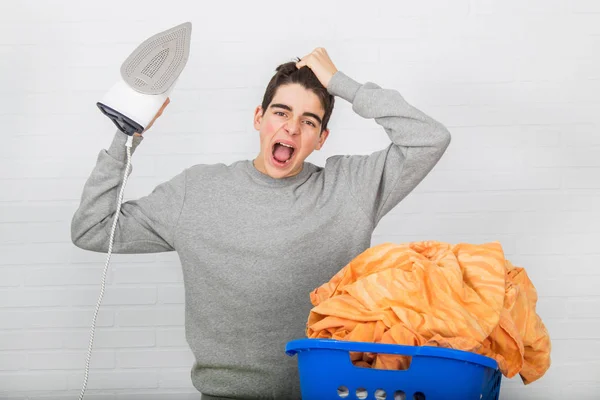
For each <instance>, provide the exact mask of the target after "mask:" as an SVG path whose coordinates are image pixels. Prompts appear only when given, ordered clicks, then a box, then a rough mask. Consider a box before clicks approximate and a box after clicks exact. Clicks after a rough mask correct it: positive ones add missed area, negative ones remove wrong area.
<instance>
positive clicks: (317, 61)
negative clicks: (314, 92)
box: [296, 47, 338, 88]
mask: <svg viewBox="0 0 600 400" xmlns="http://www.w3.org/2000/svg"><path fill="white" fill-rule="evenodd" d="M304 66H307V67H308V68H310V69H311V70H312V72H313V73H314V74H315V75H316V77H317V79H319V82H321V84H322V85H323V86H325V88H327V85H328V84H329V81H330V80H331V77H332V76H333V75H335V73H336V72H337V71H338V70H337V68H336V67H335V65H333V62H332V61H331V58H329V54H327V51H326V50H325V49H324V48H322V47H317V48H316V49H314V50H313V51H312V53H310V54H307V55H305V56H304V57H302V58H301V59H300V61H298V62H297V63H296V67H297V68H298V69H300V68H301V67H304Z"/></svg>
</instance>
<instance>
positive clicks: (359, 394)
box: [356, 388, 369, 400]
mask: <svg viewBox="0 0 600 400" xmlns="http://www.w3.org/2000/svg"><path fill="white" fill-rule="evenodd" d="M368 395H369V392H367V389H365V388H358V389H356V398H357V399H360V400H364V399H366V398H367V396H368Z"/></svg>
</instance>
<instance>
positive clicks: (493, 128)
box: [0, 0, 600, 400]
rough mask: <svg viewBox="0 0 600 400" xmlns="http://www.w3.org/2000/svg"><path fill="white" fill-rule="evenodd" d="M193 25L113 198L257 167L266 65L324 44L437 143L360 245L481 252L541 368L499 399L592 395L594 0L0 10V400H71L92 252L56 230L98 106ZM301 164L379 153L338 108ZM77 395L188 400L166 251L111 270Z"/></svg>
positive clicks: (598, 77)
mask: <svg viewBox="0 0 600 400" xmlns="http://www.w3.org/2000/svg"><path fill="white" fill-rule="evenodd" d="M185 21H191V22H192V23H193V36H192V43H191V57H190V61H189V62H188V65H187V67H186V70H185V71H184V72H183V74H182V76H181V79H180V81H179V82H178V86H177V88H176V89H175V92H174V93H173V94H172V95H171V104H170V105H169V106H168V107H167V109H166V111H165V113H164V114H163V116H162V117H161V118H160V119H159V120H158V121H157V123H156V124H155V125H154V127H153V128H152V129H151V130H150V131H149V132H148V133H147V134H145V136H146V139H145V140H144V142H143V144H142V145H141V146H140V147H138V149H137V150H136V153H135V154H134V158H133V175H132V176H131V178H130V179H129V181H128V185H127V188H126V190H125V200H128V199H132V198H137V197H141V196H143V195H145V194H148V193H149V192H150V191H151V190H152V189H153V188H154V187H155V186H156V185H157V184H159V183H160V182H162V181H165V180H167V179H169V178H171V177H172V176H174V175H175V174H177V173H178V172H180V171H181V170H182V169H184V168H186V167H189V166H191V165H193V164H196V163H216V162H224V163H229V162H233V161H235V160H238V159H240V158H253V157H254V156H255V155H256V154H257V153H258V144H259V141H258V133H257V132H256V131H254V129H253V127H252V115H253V111H254V107H255V106H256V105H258V104H260V101H261V99H262V95H263V91H264V88H265V86H266V84H267V82H268V80H269V78H270V77H271V76H272V75H273V73H274V68H275V67H276V66H277V65H278V64H280V63H282V62H286V61H290V60H291V59H292V58H293V57H296V56H298V57H302V56H304V55H305V54H307V53H309V52H310V51H312V50H313V49H314V48H315V47H320V46H322V47H325V48H326V49H327V51H328V53H329V55H330V56H331V58H332V60H333V62H334V63H335V64H336V66H337V67H338V69H340V70H342V71H344V72H345V73H346V74H347V75H349V76H350V77H352V78H354V79H355V80H357V81H359V82H361V83H364V82H366V81H372V82H375V83H377V84H379V85H381V86H383V87H386V88H394V89H397V90H399V91H400V93H401V94H402V95H403V96H404V97H405V98H406V99H407V100H408V101H409V102H410V103H411V104H413V105H414V106H416V107H418V108H420V109H421V110H423V111H424V112H426V113H427V114H429V115H431V116H432V117H434V118H436V119H437V120H439V121H440V122H442V123H444V124H445V125H446V126H447V127H448V128H449V130H450V131H451V133H452V137H453V140H452V143H451V145H450V147H449V149H448V150H447V152H446V154H445V156H444V157H443V159H442V160H441V161H440V163H439V164H438V165H437V166H436V167H435V169H434V170H433V171H432V172H431V174H430V175H429V176H428V177H427V178H426V179H425V180H424V181H423V182H422V184H421V185H420V186H418V187H417V189H415V191H414V192H413V193H411V194H410V195H409V196H408V197H407V198H406V199H405V200H404V201H403V202H402V203H400V205H398V206H397V207H396V208H395V209H394V210H393V211H392V212H391V213H390V214H388V215H387V216H386V217H385V218H384V219H383V220H382V222H381V224H380V225H379V226H378V228H377V230H376V231H375V235H374V237H373V244H378V243H381V242H384V241H396V242H403V241H415V240H428V239H431V240H440V241H449V242H453V243H457V242H472V243H483V242H487V241H494V240H498V241H500V242H501V243H502V245H503V247H504V250H505V252H506V256H507V258H508V259H509V260H510V261H511V262H512V263H513V264H515V265H519V266H522V267H524V268H525V269H526V270H527V272H528V274H529V275H530V277H531V278H532V280H533V283H534V284H535V286H536V288H537V290H538V294H539V297H540V298H539V303H538V312H539V314H540V315H541V316H542V318H543V320H544V323H545V324H546V326H547V327H548V329H549V332H550V334H551V338H552V343H553V352H552V367H551V368H550V370H549V371H548V373H547V374H546V376H544V377H543V378H542V379H541V380H539V381H537V382H534V383H533V384H531V385H528V386H524V385H523V384H522V383H521V381H520V378H518V377H516V378H514V379H512V380H507V379H505V380H504V381H503V388H502V396H501V398H502V399H511V400H518V399H559V398H569V399H575V398H576V399H596V398H598V396H600V394H599V393H600V383H599V380H600V361H599V360H598V354H599V353H600V329H599V328H600V289H599V287H600V268H599V265H600V247H599V246H598V242H599V239H600V212H599V211H598V208H597V207H598V205H599V204H600V129H599V124H600V112H599V111H600V108H599V105H600V101H599V100H598V93H599V92H600V2H598V1H596V0H528V1H521V0H502V1H499V0H498V1H493V0H453V1H451V2H450V1H445V0H436V1H427V2H416V1H398V0H395V1H369V2H366V4H365V2H361V3H360V4H352V3H351V2H328V1H302V2H298V3H286V2H275V1H259V2H246V1H220V2H217V1H214V2H199V1H191V0H190V1H183V0H170V1H168V2H158V1H154V2H150V1H140V0H137V1H115V0H105V1H102V2H83V1H75V0H57V1H52V2H46V1H42V0H39V1H31V0H30V1H18V2H17V1H8V0H2V1H1V2H0V94H1V95H0V135H2V136H1V138H2V146H0V155H1V157H0V180H1V182H0V183H1V186H0V187H1V189H0V254H1V257H0V398H2V399H15V400H16V399H28V398H44V399H61V400H64V399H75V398H77V396H78V395H79V391H80V388H81V385H82V380H83V369H84V363H85V356H86V353H87V346H88V340H89V326H90V323H91V318H92V314H93V309H94V306H95V304H96V301H97V297H98V294H99V288H100V278H101V273H102V269H103V266H104V262H105V255H104V254H99V253H92V252H86V251H83V250H81V249H78V248H76V247H75V246H74V245H73V244H72V243H71V240H70V219H71V217H72V215H73V213H74V211H75V209H76V208H77V206H78V203H79V199H80V195H81V191H82V189H83V184H84V182H85V180H86V179H87V177H88V176H89V174H90V172H91V170H92V168H93V166H94V164H95V162H96V157H97V155H98V152H99V151H100V150H101V149H103V148H107V147H108V145H109V144H110V141H111V140H112V137H113V134H114V125H112V123H111V122H110V121H109V120H108V119H107V118H106V117H104V116H103V115H102V114H101V113H100V112H99V111H98V109H97V108H96V106H95V102H96V101H98V100H99V98H100V97H101V96H102V95H103V94H104V91H105V90H107V88H109V87H110V85H112V84H113V83H114V82H115V80H116V79H117V78H118V71H119V66H120V63H121V62H122V61H123V60H124V59H125V58H126V57H127V55H128V54H129V53H130V52H131V51H132V50H133V49H134V48H135V47H136V46H137V45H138V44H139V43H141V42H142V41H143V40H145V39H146V38H147V37H149V36H151V35H153V34H154V33H157V32H159V31H162V30H165V29H168V28H170V27H172V26H174V25H176V24H179V23H182V22H185ZM330 127H331V135H330V138H329V139H328V142H327V143H326V145H325V147H324V148H323V150H322V151H320V152H315V153H314V154H313V155H311V157H310V158H309V159H308V161H311V162H313V163H316V164H321V165H322V164H323V163H324V161H325V159H326V158H327V157H329V156H331V155H334V154H340V153H345V154H354V153H355V154H359V153H360V154H362V153H369V152H372V151H376V150H379V149H381V148H383V147H384V146H386V145H387V144H388V141H389V139H388V137H387V135H386V134H385V132H384V131H383V129H382V128H380V127H379V126H378V125H377V124H376V123H375V122H374V121H372V120H365V119H362V118H360V117H359V116H357V115H355V114H354V113H353V112H352V109H351V108H350V105H349V104H348V103H346V102H345V101H343V100H341V99H340V100H339V101H338V102H337V104H336V108H335V110H334V113H333V116H332V120H331V125H330ZM111 260H112V262H111V269H110V273H109V281H108V287H107V292H106V295H105V297H104V303H103V306H102V308H101V312H100V315H99V319H98V328H97V333H96V339H95V346H94V353H93V356H92V369H91V374H90V380H89V383H88V390H87V392H86V399H96V400H98V399H113V400H130V399H164V398H169V399H198V398H199V394H198V392H196V391H195V389H194V388H193V387H192V385H191V382H190V378H189V371H190V368H191V365H192V362H193V358H192V355H191V351H190V350H189V348H188V347H187V344H186V342H185V337H184V331H183V318H184V314H183V286H182V273H181V270H180V265H179V260H178V258H177V256H176V254H174V253H168V254H153V255H113V256H112V259H111Z"/></svg>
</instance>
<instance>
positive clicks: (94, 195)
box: [71, 131, 186, 254]
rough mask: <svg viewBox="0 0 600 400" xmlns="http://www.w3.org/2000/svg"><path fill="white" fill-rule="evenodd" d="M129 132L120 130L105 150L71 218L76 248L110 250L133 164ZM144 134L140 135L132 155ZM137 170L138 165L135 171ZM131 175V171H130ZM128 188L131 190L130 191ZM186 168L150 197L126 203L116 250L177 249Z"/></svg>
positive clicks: (72, 236)
mask: <svg viewBox="0 0 600 400" xmlns="http://www.w3.org/2000/svg"><path fill="white" fill-rule="evenodd" d="M126 140H127V136H126V135H125V134H124V133H122V132H120V131H117V132H116V134H115V136H114V138H113V141H112V143H111V145H110V147H109V148H108V149H107V150H105V149H103V150H101V151H100V153H99V155H98V158H97V162H96V165H95V167H94V169H93V170H92V173H91V175H90V177H89V178H88V179H87V181H86V183H85V185H84V187H83V194H82V195H81V201H80V204H79V207H78V209H77V210H76V211H75V214H74V215H73V218H72V221H71V240H72V242H73V244H75V246H77V247H79V248H81V249H84V250H90V251H95V252H103V253H107V252H108V245H109V239H110V233H111V230H112V226H113V222H114V218H115V214H116V211H117V200H118V197H119V192H120V190H121V186H122V184H123V174H124V172H125V167H126V165H127V149H126V147H125V142H126ZM142 140H143V137H134V138H133V145H132V147H131V152H132V154H133V153H134V152H135V148H136V147H137V146H138V145H139V144H140V143H141V141H142ZM132 172H133V164H132V165H131V166H130V171H129V174H131V173H132ZM128 176H129V175H128ZM125 190H127V189H125ZM185 191H186V171H185V170H184V171H183V172H181V173H179V174H178V175H177V176H175V177H173V178H172V179H170V180H169V181H166V182H163V183H161V184H159V185H158V186H157V187H156V188H155V189H154V190H153V191H152V193H150V194H149V195H147V196H144V197H142V198H140V199H137V200H130V201H126V202H123V204H122V205H121V209H120V213H119V218H118V221H117V227H116V230H115V234H114V242H113V248H112V252H113V253H124V254H125V253H128V254H132V253H159V252H166V251H173V250H175V231H176V228H177V222H178V219H179V215H180V213H181V210H182V208H183V202H184V199H185Z"/></svg>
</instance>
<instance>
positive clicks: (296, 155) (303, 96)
mask: <svg viewBox="0 0 600 400" xmlns="http://www.w3.org/2000/svg"><path fill="white" fill-rule="evenodd" d="M324 115H325V110H323V107H322V106H321V102H320V101H319V98H318V97H317V95H316V94H314V93H313V92H312V91H310V90H307V89H305V88H304V87H303V86H302V85H299V84H296V83H293V84H289V85H282V86H280V87H279V88H278V89H277V92H276V93H275V96H273V100H272V101H271V104H269V106H268V108H267V109H266V110H264V112H263V109H262V107H261V106H258V107H257V108H256V110H255V112H254V128H255V129H256V130H257V131H259V132H260V153H259V155H258V156H257V157H256V159H255V160H254V166H255V167H256V169H258V170H259V171H260V172H262V173H264V174H267V175H269V176H271V177H272V178H276V179H279V178H286V177H290V176H294V175H296V174H298V173H299V172H300V171H301V170H302V165H303V163H304V160H305V159H306V158H307V157H308V156H309V155H310V154H311V153H312V152H313V151H314V150H320V149H321V147H322V146H323V144H324V143H325V140H326V139H327V136H328V135H329V130H324V131H323V132H322V133H321V122H322V121H323V116H324Z"/></svg>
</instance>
